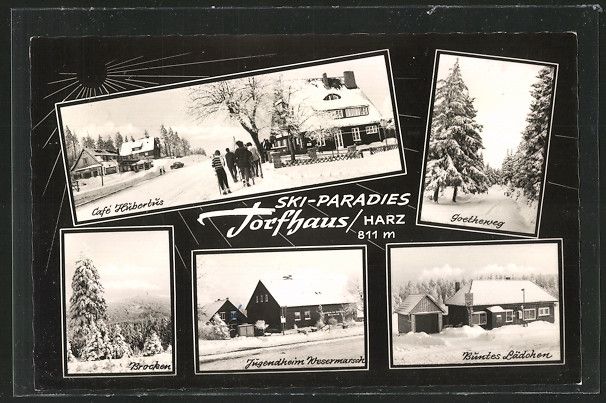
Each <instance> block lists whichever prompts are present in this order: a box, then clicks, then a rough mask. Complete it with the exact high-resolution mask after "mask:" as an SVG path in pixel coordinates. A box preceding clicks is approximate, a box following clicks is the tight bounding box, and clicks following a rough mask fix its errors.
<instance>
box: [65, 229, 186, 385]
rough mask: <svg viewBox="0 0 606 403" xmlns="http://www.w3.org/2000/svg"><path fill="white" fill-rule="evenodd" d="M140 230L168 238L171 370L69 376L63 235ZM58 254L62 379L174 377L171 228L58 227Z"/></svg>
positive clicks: (174, 306)
mask: <svg viewBox="0 0 606 403" xmlns="http://www.w3.org/2000/svg"><path fill="white" fill-rule="evenodd" d="M141 231H167V232H168V239H169V261H170V265H171V267H170V269H171V270H170V283H171V284H170V286H171V287H170V298H171V305H170V308H171V325H172V328H173V340H172V370H171V371H154V372H136V373H128V372H117V373H116V372H113V373H105V372H100V373H82V374H69V373H68V372H67V333H66V332H67V324H66V318H67V301H66V300H65V259H64V250H65V241H64V235H65V234H66V233H68V234H69V233H87V232H141ZM59 244H60V246H59V251H60V262H61V263H60V273H59V275H60V278H59V280H60V282H61V338H62V341H61V366H62V375H63V378H64V379H65V378H103V377H113V376H116V377H121V378H122V377H149V376H177V321H176V317H175V315H176V287H175V252H174V248H175V233H174V227H173V226H172V225H146V226H140V227H94V228H61V229H60V236H59Z"/></svg>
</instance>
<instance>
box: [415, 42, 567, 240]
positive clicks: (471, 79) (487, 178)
mask: <svg viewBox="0 0 606 403" xmlns="http://www.w3.org/2000/svg"><path fill="white" fill-rule="evenodd" d="M451 53H452V52H441V51H438V52H437V54H436V58H437V61H436V66H437V67H436V73H435V77H434V80H435V81H434V93H433V96H432V100H433V104H432V106H431V115H430V123H429V124H428V132H427V137H428V138H427V145H426V150H425V158H426V160H425V165H424V181H423V182H422V184H421V189H422V191H421V192H420V199H419V205H420V208H419V217H418V223H419V224H431V223H436V224H441V225H447V226H450V227H466V228H470V229H475V230H478V231H488V232H508V233H512V234H524V235H536V233H537V232H538V225H539V218H540V209H541V203H542V194H543V186H544V179H545V170H546V163H547V152H548V144H549V137H550V129H551V116H552V110H553V97H554V95H555V94H554V91H555V80H556V75H557V66H556V65H553V64H547V63H540V62H531V61H520V60H515V59H505V58H495V57H490V56H479V55H474V56H470V55H466V54H458V53H452V54H451Z"/></svg>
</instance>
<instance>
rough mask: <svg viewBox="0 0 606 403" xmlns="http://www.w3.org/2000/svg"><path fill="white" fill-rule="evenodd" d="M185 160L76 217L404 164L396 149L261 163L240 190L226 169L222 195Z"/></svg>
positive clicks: (206, 169) (208, 171)
mask: <svg viewBox="0 0 606 403" xmlns="http://www.w3.org/2000/svg"><path fill="white" fill-rule="evenodd" d="M186 158H187V157H184V158H182V159H181V160H182V161H183V162H184V163H185V166H184V167H183V168H180V169H175V170H171V169H169V168H168V165H170V164H168V165H167V167H166V172H167V174H166V175H161V176H157V177H154V178H152V179H149V180H146V181H142V182H141V183H138V184H136V185H134V186H132V187H129V188H127V189H124V190H121V191H119V192H116V193H114V194H111V195H109V196H106V197H103V198H101V199H97V200H95V201H93V202H90V203H87V204H83V205H81V206H78V207H76V215H77V218H78V220H79V221H86V220H91V219H99V218H107V217H113V216H119V215H124V214H129V213H134V212H144V211H151V210H156V209H160V208H166V207H174V206H180V205H184V204H193V203H200V202H205V201H210V200H217V199H227V198H230V197H239V196H242V195H251V194H256V193H261V192H271V191H278V190H288V189H290V188H293V187H299V186H309V185H318V184H322V183H326V182H333V181H338V180H347V179H355V178H359V177H363V176H368V175H376V174H382V173H388V172H396V171H400V170H402V168H403V167H402V166H401V162H400V154H399V151H398V150H397V149H396V150H390V151H386V152H381V153H377V154H374V155H370V156H365V157H364V158H361V159H360V158H356V159H351V160H342V161H332V162H325V163H320V164H310V165H301V166H294V167H286V168H278V169H275V168H274V167H273V165H272V164H270V163H265V164H263V176H264V177H263V178H255V185H254V186H250V187H247V188H244V187H243V186H242V183H241V182H238V183H236V184H234V183H233V181H232V179H231V176H230V175H229V173H228V174H227V176H228V181H229V185H230V188H231V191H232V192H233V193H231V194H229V195H227V196H223V195H221V194H220V192H219V187H218V184H217V178H216V176H215V172H214V170H213V169H212V167H211V166H210V162H209V161H208V160H187V159H186ZM159 161H161V160H156V161H154V169H157V166H158V163H159ZM251 184H252V182H251ZM156 198H159V199H161V201H162V203H161V204H154V205H153V206H151V207H143V208H141V209H137V210H129V211H118V212H116V210H115V208H116V205H118V204H121V203H149V202H150V201H152V203H153V202H154V200H155V199H156ZM104 207H108V209H107V210H105V213H104V214H103V216H101V215H100V214H99V210H100V209H102V208H104Z"/></svg>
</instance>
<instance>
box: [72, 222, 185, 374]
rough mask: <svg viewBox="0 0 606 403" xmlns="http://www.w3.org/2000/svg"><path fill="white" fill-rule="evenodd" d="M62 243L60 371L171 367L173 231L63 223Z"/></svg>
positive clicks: (146, 370) (171, 370) (164, 371)
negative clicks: (80, 228)
mask: <svg viewBox="0 0 606 403" xmlns="http://www.w3.org/2000/svg"><path fill="white" fill-rule="evenodd" d="M142 243H145V244H151V245H154V247H153V248H151V249H150V248H148V249H146V250H145V253H142V251H141V245H142ZM62 246H63V306H64V317H63V320H64V329H65V332H64V337H65V342H64V370H65V375H66V376H78V375H90V376H101V375H108V374H111V375H142V374H148V375H161V374H164V375H166V374H174V372H175V367H174V345H175V343H174V322H173V279H172V267H173V263H172V253H171V250H172V233H171V232H169V230H168V229H158V228H152V229H146V228H137V229H136V230H133V229H130V230H118V229H116V230H110V229H94V230H86V231H85V232H84V231H78V230H63V231H62Z"/></svg>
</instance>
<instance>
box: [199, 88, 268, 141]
mask: <svg viewBox="0 0 606 403" xmlns="http://www.w3.org/2000/svg"><path fill="white" fill-rule="evenodd" d="M189 98H190V102H191V103H190V105H189V108H188V112H189V113H190V114H191V115H192V116H194V117H195V118H196V119H198V120H202V121H203V120H205V119H208V118H210V117H212V116H216V115H217V114H220V113H222V112H224V113H225V112H226V113H227V115H228V116H229V118H230V119H232V120H234V121H235V122H237V123H239V124H240V126H242V128H243V129H244V130H246V132H247V133H248V134H249V135H250V137H251V139H252V140H253V142H254V143H255V146H256V147H257V149H259V150H261V143H260V141H259V132H260V130H261V128H262V124H261V122H262V121H263V118H264V117H263V116H262V115H263V109H266V108H263V105H264V104H265V103H266V102H270V101H271V91H270V90H269V86H268V85H267V84H266V83H265V82H264V81H263V80H262V79H260V78H259V77H254V76H253V77H246V78H238V79H234V80H228V81H221V82H216V83H210V84H202V85H199V86H195V87H192V88H191V89H190V91H189Z"/></svg>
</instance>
